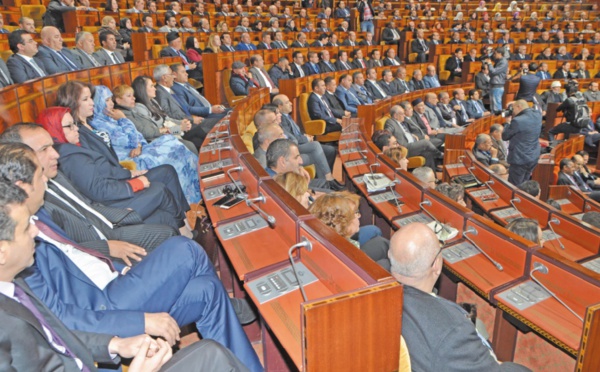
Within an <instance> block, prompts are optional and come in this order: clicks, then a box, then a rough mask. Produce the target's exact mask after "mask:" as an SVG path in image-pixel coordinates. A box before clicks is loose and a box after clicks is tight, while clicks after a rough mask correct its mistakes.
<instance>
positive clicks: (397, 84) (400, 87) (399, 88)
mask: <svg viewBox="0 0 600 372" xmlns="http://www.w3.org/2000/svg"><path fill="white" fill-rule="evenodd" d="M392 85H393V86H394V90H395V91H396V92H397V94H402V93H406V92H412V91H411V90H410V85H409V84H408V83H407V82H406V81H404V84H403V83H402V81H400V79H399V78H395V79H394V81H392Z"/></svg>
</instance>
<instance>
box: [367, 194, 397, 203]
mask: <svg viewBox="0 0 600 372" xmlns="http://www.w3.org/2000/svg"><path fill="white" fill-rule="evenodd" d="M369 198H370V199H371V200H372V201H373V202H374V203H383V202H386V201H388V200H394V199H400V198H402V196H400V194H398V193H397V192H395V191H394V192H392V191H386V192H382V193H381V194H376V195H369ZM400 203H401V204H402V202H400Z"/></svg>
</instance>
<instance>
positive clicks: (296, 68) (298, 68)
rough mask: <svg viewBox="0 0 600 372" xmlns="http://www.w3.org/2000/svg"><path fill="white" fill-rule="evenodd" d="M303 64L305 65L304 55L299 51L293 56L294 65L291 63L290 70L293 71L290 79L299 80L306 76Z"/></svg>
mask: <svg viewBox="0 0 600 372" xmlns="http://www.w3.org/2000/svg"><path fill="white" fill-rule="evenodd" d="M303 63H304V56H303V55H302V52H300V51H298V50H297V51H295V52H294V53H293V54H292V63H290V70H291V74H290V78H291V79H297V78H300V77H305V76H306V73H305V72H304V69H303V68H302V65H303Z"/></svg>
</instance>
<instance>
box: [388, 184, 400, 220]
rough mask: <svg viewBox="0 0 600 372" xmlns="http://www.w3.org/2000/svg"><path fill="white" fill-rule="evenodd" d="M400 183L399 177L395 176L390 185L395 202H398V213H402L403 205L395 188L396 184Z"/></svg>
mask: <svg viewBox="0 0 600 372" xmlns="http://www.w3.org/2000/svg"><path fill="white" fill-rule="evenodd" d="M399 184H400V180H399V179H397V178H394V180H393V181H392V182H390V184H389V185H388V187H389V188H390V192H391V193H392V197H393V198H394V203H396V209H398V213H400V214H401V213H402V206H401V205H400V203H398V198H397V197H396V190H394V186H395V185H399Z"/></svg>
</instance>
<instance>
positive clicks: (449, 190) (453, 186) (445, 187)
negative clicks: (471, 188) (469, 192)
mask: <svg viewBox="0 0 600 372" xmlns="http://www.w3.org/2000/svg"><path fill="white" fill-rule="evenodd" d="M435 191H437V192H439V193H441V194H444V195H446V196H447V197H449V198H450V199H452V200H454V201H455V202H457V203H458V204H460V205H462V206H463V207H466V206H467V203H465V188H464V187H463V186H462V185H461V184H458V183H448V182H443V183H440V184H439V185H437V186H436V187H435Z"/></svg>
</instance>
